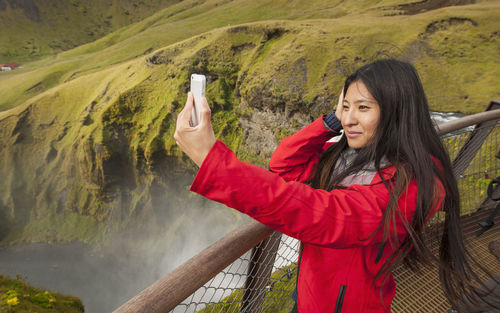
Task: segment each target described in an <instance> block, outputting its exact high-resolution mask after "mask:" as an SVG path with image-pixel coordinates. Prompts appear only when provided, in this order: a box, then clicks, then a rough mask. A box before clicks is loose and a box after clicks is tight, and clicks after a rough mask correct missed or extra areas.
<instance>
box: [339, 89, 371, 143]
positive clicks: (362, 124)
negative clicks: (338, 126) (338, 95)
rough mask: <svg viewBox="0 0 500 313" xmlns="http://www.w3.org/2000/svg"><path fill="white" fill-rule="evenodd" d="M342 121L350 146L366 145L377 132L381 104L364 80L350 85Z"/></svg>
mask: <svg viewBox="0 0 500 313" xmlns="http://www.w3.org/2000/svg"><path fill="white" fill-rule="evenodd" d="M342 105H343V106H342V108H341V109H342V112H341V116H340V122H341V123H342V127H343V128H344V132H345V136H346V137H347V143H348V144H349V147H351V148H354V149H358V148H362V147H364V146H366V145H367V144H368V143H369V142H370V139H371V138H372V137H373V135H374V134H375V130H376V128H377V125H378V121H379V120H380V106H379V104H378V102H377V101H376V100H375V99H374V98H373V97H372V95H371V94H370V92H368V89H366V86H365V84H363V82H362V81H356V82H353V83H351V84H350V85H349V88H347V92H346V94H345V96H344V101H343V104H342Z"/></svg>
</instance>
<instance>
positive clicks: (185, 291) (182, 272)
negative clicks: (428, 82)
mask: <svg viewBox="0 0 500 313" xmlns="http://www.w3.org/2000/svg"><path fill="white" fill-rule="evenodd" d="M499 120H500V101H492V102H491V103H490V105H489V106H488V108H487V111H485V112H482V113H478V114H474V115H470V116H466V117H463V118H460V119H457V120H454V121H451V122H446V123H443V124H439V125H437V126H436V129H437V131H438V134H439V135H440V136H443V135H445V134H448V133H450V132H454V131H457V130H459V129H462V128H465V127H468V126H472V125H476V126H477V127H476V128H477V129H478V131H477V132H476V131H473V132H472V133H471V135H470V136H469V139H468V140H467V142H466V144H465V145H464V147H462V149H461V151H460V152H459V154H458V156H457V158H456V159H455V161H454V165H455V166H456V167H458V168H455V171H456V175H460V173H463V170H465V168H466V167H467V166H468V164H469V163H470V161H471V160H472V158H473V157H474V155H475V152H476V151H477V149H478V147H480V146H481V144H482V142H483V141H484V138H485V134H486V135H487V133H489V131H488V130H487V129H488V128H489V127H488V126H491V128H492V127H494V125H496V123H497V122H498V121H499ZM491 128H489V129H490V130H491ZM482 140H483V141H482ZM474 150H475V151H474ZM461 156H464V157H461ZM273 232H274V231H273V230H272V229H271V228H269V227H267V226H265V225H263V224H260V223H259V222H256V221H251V222H249V223H247V224H245V225H243V226H241V227H240V228H238V229H236V230H234V231H233V232H231V233H229V234H227V235H226V236H224V237H223V238H221V239H220V240H218V241H217V242H215V243H214V244H212V245H211V246H209V247H208V248H206V249H205V250H203V251H202V252H200V253H199V254H197V255H196V256H194V257H192V258H191V259H189V260H188V261H187V262H185V263H184V264H182V265H181V266H179V267H178V268H176V269H175V270H173V271H172V272H170V273H169V274H167V275H166V276H165V277H163V278H161V279H160V280H158V281H157V282H156V283H154V284H153V285H151V286H150V287H148V288H146V289H145V290H143V291H142V292H141V293H139V294H138V295H136V296H135V297H134V298H132V299H130V300H129V301H127V302H126V303H125V304H123V305H122V306H121V307H119V308H118V309H116V310H115V311H114V312H113V313H146V312H147V313H167V312H170V311H171V310H173V309H174V308H175V307H176V306H177V305H178V304H179V303H181V302H182V301H183V300H184V299H186V298H187V297H189V296H190V295H191V294H193V293H194V292H195V291H196V290H197V289H198V288H200V287H202V286H203V285H204V284H205V283H206V282H208V281H209V280H210V279H212V278H213V277H214V276H215V275H217V274H218V273H219V272H220V271H222V270H223V269H224V268H226V267H227V266H228V265H230V264H231V263H232V262H234V261H235V260H236V259H238V258H239V257H241V256H242V255H243V254H244V253H245V252H247V251H249V250H250V249H252V248H254V247H255V246H257V244H259V243H260V242H262V241H263V240H266V239H267V240H276V238H274V239H273V238H272V237H275V236H272V237H271V238H269V237H270V235H271V234H272V233H273ZM268 238H269V239H268ZM267 246H272V247H274V248H273V249H276V248H275V247H276V245H274V244H271V245H267ZM258 254H259V252H258V251H254V253H252V258H254V259H256V258H258ZM250 263H251V264H252V262H250ZM254 263H255V262H254ZM271 269H272V262H271V264H269V262H268V264H261V266H253V267H252V266H251V267H250V268H249V272H251V271H254V272H255V271H258V272H260V273H266V274H267V275H270V271H271ZM251 277H259V276H257V275H249V276H248V279H250V278H251ZM258 279H260V281H248V280H247V282H246V284H245V286H246V287H249V286H252V288H247V290H252V291H251V292H245V295H244V296H243V300H242V308H241V309H240V312H245V303H246V302H253V303H255V302H259V301H260V302H262V300H259V299H258V297H261V296H262V292H260V290H262V289H263V288H264V287H265V284H266V282H265V281H262V277H260V278H258ZM252 297H257V299H253V300H249V298H252ZM253 309H254V311H255V312H258V311H259V310H258V309H257V310H256V309H255V306H254V307H253Z"/></svg>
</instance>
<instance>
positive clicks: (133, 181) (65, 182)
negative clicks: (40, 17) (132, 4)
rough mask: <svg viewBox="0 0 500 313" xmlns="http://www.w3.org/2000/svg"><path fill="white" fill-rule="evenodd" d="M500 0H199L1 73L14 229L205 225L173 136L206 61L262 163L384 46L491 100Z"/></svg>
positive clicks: (30, 237) (4, 188) (15, 237)
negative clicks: (424, 2)
mask: <svg viewBox="0 0 500 313" xmlns="http://www.w3.org/2000/svg"><path fill="white" fill-rule="evenodd" d="M430 3H432V1H431V2H430ZM499 12H500V1H477V3H475V4H467V5H461V6H450V7H443V8H437V7H432V6H426V7H421V4H420V6H419V5H418V4H412V3H411V1H391V0H385V1H369V0H364V1H347V2H345V1H336V2H332V1H320V0H316V1H293V2H289V1H284V0H283V1H264V0H259V1H243V0H236V1H222V0H217V1H216V0H213V1H189V0H187V1H182V2H180V3H178V4H175V5H171V6H169V7H168V8H166V9H164V10H161V11H159V12H157V13H156V14H154V15H152V16H150V17H148V18H146V19H144V20H142V21H140V22H138V23H135V24H132V25H129V26H127V27H124V28H121V29H119V30H118V31H116V32H113V33H111V34H109V35H107V36H105V37H103V38H101V39H99V40H97V41H95V42H92V43H89V44H86V45H83V46H80V47H77V48H75V49H72V50H69V51H66V52H62V53H60V54H58V55H56V56H49V57H46V58H45V59H43V60H41V61H36V62H32V63H28V64H26V65H25V66H24V68H23V69H20V70H17V71H12V72H9V73H0V94H1V95H2V96H1V98H0V109H2V110H4V111H3V112H0V174H1V177H3V179H2V180H1V181H0V239H1V240H2V241H1V242H2V243H4V244H5V243H13V242H19V241H49V242H51V241H72V240H80V241H84V242H92V243H96V242H105V241H106V240H108V239H109V238H110V236H111V234H112V233H114V232H118V231H120V230H123V229H139V230H141V231H142V232H144V233H145V234H146V235H147V234H150V235H152V236H153V235H154V234H155V233H158V231H160V230H161V229H162V228H164V227H165V226H164V225H165V221H169V220H170V221H172V220H176V221H180V222H178V223H175V224H172V225H171V226H169V227H170V228H169V233H170V234H171V235H172V238H173V239H172V240H175V236H176V230H178V229H182V228H186V227H196V226H195V225H196V217H197V214H196V213H192V212H191V213H190V211H188V210H180V209H179V208H182V207H183V204H184V203H185V200H184V199H185V198H191V199H192V201H195V202H196V201H197V202H199V203H200V205H205V203H204V200H201V199H198V198H196V197H193V196H192V195H190V194H189V193H188V192H187V188H188V186H189V184H190V182H191V179H192V175H193V173H194V172H195V166H194V165H193V164H192V162H191V161H189V160H187V158H186V157H185V156H184V155H183V154H182V153H181V152H180V150H179V149H178V148H177V147H176V145H175V141H174V140H173V138H172V135H173V132H174V128H175V117H176V114H177V113H178V112H179V111H180V110H181V109H182V107H183V104H184V102H185V95H186V92H187V91H188V89H189V79H188V78H189V75H190V74H191V73H202V74H205V75H207V80H208V86H207V98H208V101H209V103H210V106H211V108H212V111H213V114H212V115H213V121H214V128H215V132H216V135H217V136H218V138H219V139H221V140H223V141H224V142H226V143H227V144H228V145H229V146H230V147H231V148H232V149H233V150H234V151H235V152H236V153H237V154H238V156H239V157H241V158H242V159H244V160H247V161H251V162H253V163H255V164H260V165H263V166H265V164H266V160H267V159H268V158H269V156H270V154H271V152H272V151H273V150H274V148H275V147H276V145H277V144H278V142H279V141H280V140H281V139H282V138H283V137H285V136H287V135H289V134H291V133H293V132H294V131H296V130H298V129H300V128H301V127H303V126H304V125H306V124H307V123H309V122H311V121H312V120H313V119H314V118H315V117H317V116H319V115H320V114H321V113H324V112H328V111H329V110H330V109H331V108H332V104H333V103H335V102H336V97H337V96H336V94H337V92H338V90H339V89H340V87H341V85H342V82H343V79H345V76H346V75H347V74H348V73H350V72H351V71H352V70H353V69H354V68H356V67H358V66H360V65H361V64H364V63H366V62H368V61H371V60H374V59H376V58H379V57H382V56H390V57H397V58H400V59H404V60H408V61H410V62H412V63H413V64H415V66H416V67H417V69H418V70H419V72H420V74H421V77H422V80H423V83H424V86H425V87H426V90H427V93H428V96H429V99H430V102H431V106H432V108H433V109H436V110H442V111H461V112H464V113H472V112H479V111H482V110H483V109H484V107H485V105H486V104H487V103H488V102H489V101H490V100H491V99H495V98H499V96H500V94H499V90H498V88H497V86H498V83H499V79H498V77H499V74H500V73H499V66H498V61H497V60H498V47H499V45H500V39H499V34H500V23H499V22H498V18H497V17H498V13H499ZM171 181H175V182H176V184H175V185H173V184H170V183H169V182H171ZM166 203H169V204H168V205H167V204H166ZM205 218H208V219H210V218H211V217H210V213H208V214H207V216H205ZM212 218H214V219H215V217H212ZM151 222H152V223H153V226H151ZM146 225H147V227H146ZM131 239H133V238H131Z"/></svg>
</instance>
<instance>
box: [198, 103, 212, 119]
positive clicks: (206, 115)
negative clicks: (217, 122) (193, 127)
mask: <svg viewBox="0 0 500 313" xmlns="http://www.w3.org/2000/svg"><path fill="white" fill-rule="evenodd" d="M200 111H201V121H200V125H205V124H209V123H211V121H210V117H211V115H212V112H211V111H210V107H209V106H208V102H207V99H206V98H205V97H203V98H201V110H200Z"/></svg>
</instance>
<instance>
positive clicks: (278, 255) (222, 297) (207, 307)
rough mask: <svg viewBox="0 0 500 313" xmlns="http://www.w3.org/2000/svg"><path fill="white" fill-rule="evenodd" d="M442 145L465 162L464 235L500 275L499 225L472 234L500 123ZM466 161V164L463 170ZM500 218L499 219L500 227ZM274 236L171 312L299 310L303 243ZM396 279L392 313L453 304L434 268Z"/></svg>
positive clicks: (496, 167)
mask: <svg viewBox="0 0 500 313" xmlns="http://www.w3.org/2000/svg"><path fill="white" fill-rule="evenodd" d="M473 133H474V134H477V133H481V134H480V135H481V136H483V137H484V138H481V139H480V140H479V141H481V142H479V144H478V142H477V141H473V142H472V144H471V140H470V137H471V134H473ZM476 137H477V136H476ZM483 139H484V141H483ZM442 140H443V143H444V145H445V147H446V148H447V149H448V151H449V154H450V158H451V159H452V160H454V159H456V158H457V157H458V158H457V159H460V162H462V163H461V164H458V167H460V166H462V167H464V170H463V172H462V173H459V175H458V177H457V178H458V185H459V191H460V196H461V208H462V214H463V215H464V227H463V228H464V232H465V235H466V237H467V238H469V239H471V243H472V244H473V245H474V250H475V253H476V254H478V255H479V257H480V258H481V259H482V260H483V262H484V265H485V266H487V267H488V268H489V269H490V270H491V271H492V272H493V273H500V262H499V260H497V259H496V258H495V257H493V256H492V255H491V254H490V253H489V251H488V249H487V247H486V245H487V243H488V242H489V241H491V240H493V239H495V238H499V236H500V230H499V229H498V228H500V226H498V225H497V226H496V229H493V230H491V231H489V232H487V233H485V235H484V236H481V238H479V239H478V238H475V236H473V234H474V233H475V232H477V228H478V226H477V224H478V221H479V220H480V219H481V218H483V217H484V216H486V213H488V211H487V210H488V208H485V210H484V213H481V212H480V213H481V214H475V215H471V213H475V212H476V211H477V209H478V207H480V206H481V204H482V203H483V201H484V199H485V198H486V190H487V187H488V184H489V182H490V181H491V179H492V178H495V177H498V176H500V160H499V159H498V158H495V155H496V154H497V153H498V152H499V141H500V124H499V123H498V122H493V123H492V124H490V125H485V126H483V127H482V128H481V129H480V128H475V129H473V128H472V127H468V128H464V129H462V130H461V131H458V132H453V133H451V134H447V135H445V136H443V137H442ZM464 145H466V146H467V145H469V146H472V147H471V148H467V149H465V150H464V149H463V148H462V147H464ZM474 145H478V146H477V147H475V146H474ZM464 162H465V163H467V164H465V165H464ZM454 165H456V164H454ZM467 215H470V216H471V217H467ZM499 218H500V217H497V219H496V221H498V222H497V223H500V220H499ZM273 236H274V237H275V239H276V240H266V241H264V242H263V243H261V244H260V247H259V249H262V251H263V253H261V254H259V255H258V257H255V255H254V257H253V258H252V255H253V254H252V253H251V252H248V253H246V254H244V255H243V256H241V257H240V258H239V259H237V260H236V261H235V262H234V263H232V264H231V265H230V266H228V267H227V268H226V269H224V270H223V271H222V272H221V273H219V274H218V275H217V276H215V277H214V278H213V279H212V280H210V281H209V282H208V283H206V284H205V285H204V286H203V287H201V288H200V289H198V290H197V291H196V292H195V293H193V294H192V295H191V296H190V297H188V298H187V299H186V300H185V301H183V302H182V303H181V304H179V305H178V306H177V307H176V308H175V309H174V310H172V311H171V312H172V313H184V312H186V313H187V312H189V313H191V312H202V313H208V312H253V313H257V312H262V313H268V312H269V313H270V312H273V313H287V312H290V310H291V309H292V307H293V305H294V300H293V299H292V292H293V291H294V289H295V284H296V279H297V278H296V267H297V259H298V251H299V242H298V241H297V240H296V239H293V238H290V237H288V236H285V235H281V234H277V233H275V234H274V235H273ZM273 236H272V237H273ZM436 248H437V242H436ZM253 263H255V264H265V263H268V264H270V265H271V266H272V267H270V270H269V271H267V272H265V271H264V272H265V273H264V274H263V275H262V273H263V272H262V271H260V272H259V271H253V270H252V266H254V265H255V264H253ZM259 275H262V277H261V276H259ZM394 277H395V280H396V283H397V293H396V297H395V299H394V301H393V304H392V311H393V312H412V313H413V312H446V311H447V310H448V308H449V304H448V303H447V301H446V299H445V297H444V295H443V292H442V291H441V286H440V284H439V279H438V274H437V270H435V269H432V268H429V269H423V270H422V271H419V272H412V271H411V270H409V269H407V268H405V267H399V268H398V269H397V270H396V271H395V272H394ZM248 279H253V280H255V279H260V281H262V282H264V283H261V284H260V285H259V284H257V285H256V286H249V285H248ZM246 284H247V285H246ZM249 289H251V290H249ZM249 291H250V292H251V293H252V296H251V297H248V292H249Z"/></svg>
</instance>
